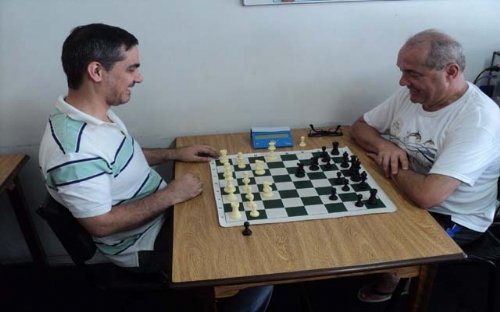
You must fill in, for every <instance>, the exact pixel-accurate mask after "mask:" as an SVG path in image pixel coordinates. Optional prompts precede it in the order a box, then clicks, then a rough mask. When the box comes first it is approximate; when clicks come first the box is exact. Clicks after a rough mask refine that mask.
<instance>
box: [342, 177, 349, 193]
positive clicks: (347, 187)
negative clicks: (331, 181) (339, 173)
mask: <svg viewBox="0 0 500 312" xmlns="http://www.w3.org/2000/svg"><path fill="white" fill-rule="evenodd" d="M349 190H350V188H349V180H347V179H344V186H342V191H344V192H347V191H349Z"/></svg>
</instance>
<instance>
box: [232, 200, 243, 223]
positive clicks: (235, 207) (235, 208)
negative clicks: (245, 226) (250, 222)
mask: <svg viewBox="0 0 500 312" xmlns="http://www.w3.org/2000/svg"><path fill="white" fill-rule="evenodd" d="M231 208H232V209H233V210H232V211H231V215H230V216H231V219H239V218H241V212H240V203H238V202H232V203H231Z"/></svg>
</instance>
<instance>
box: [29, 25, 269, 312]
mask: <svg viewBox="0 0 500 312" xmlns="http://www.w3.org/2000/svg"><path fill="white" fill-rule="evenodd" d="M61 59H62V64H63V68H64V72H65V73H66V76H67V82H68V94H67V95H66V96H60V97H59V99H58V100H57V102H56V104H55V106H56V110H55V112H54V113H53V114H52V115H51V116H50V118H49V122H48V125H47V127H46V130H45V133H44V136H43V139H42V142H41V144H40V153H39V162H40V169H41V171H42V175H43V177H44V180H45V184H46V187H47V190H48V192H49V193H50V195H51V196H52V197H53V198H54V199H55V200H57V201H58V202H59V203H61V204H62V205H64V206H65V207H66V208H68V209H69V211H70V212H71V213H72V214H73V216H74V217H75V218H76V219H77V220H78V222H80V224H82V226H83V227H84V228H85V229H86V230H87V231H88V232H89V233H90V234H91V235H92V236H93V237H94V241H95V242H96V245H97V247H98V248H99V250H100V251H101V253H102V254H103V255H105V256H106V257H107V258H108V259H109V260H111V261H112V262H113V263H115V264H116V265H118V266H120V267H124V268H126V269H127V270H130V271H133V272H137V273H155V272H160V271H163V270H166V269H167V265H168V263H169V260H170V257H171V255H170V251H171V246H169V242H170V236H171V233H172V231H171V228H172V215H171V212H172V206H173V205H175V204H177V203H180V202H183V201H187V200H190V199H192V198H194V197H196V196H198V195H199V194H200V193H201V192H202V191H203V184H202V183H201V181H200V180H199V178H198V177H195V176H194V175H192V174H186V175H184V176H181V177H179V178H178V179H175V180H174V181H171V182H170V183H168V185H167V183H166V182H165V181H164V180H163V179H162V178H161V177H160V175H159V174H158V173H157V172H156V171H155V170H154V169H153V168H151V167H150V166H153V165H156V164H160V163H163V162H166V161H169V160H171V161H186V162H208V161H210V160H211V159H212V158H217V157H218V156H219V155H218V153H217V152H216V151H215V150H214V149H213V148H211V147H209V146H204V145H195V146H188V147H184V148H179V149H167V148H158V149H146V148H141V147H140V145H139V143H138V142H137V141H135V140H134V138H133V137H132V136H131V135H130V134H129V133H128V131H127V128H126V127H125V125H124V123H123V122H122V121H121V120H120V118H118V116H117V115H116V114H115V113H114V112H113V110H112V108H113V107H114V106H118V105H121V104H125V103H127V102H128V101H129V100H130V97H131V88H132V87H133V86H134V85H135V84H136V83H141V82H142V81H143V77H142V75H141V74H140V72H139V66H140V60H139V50H138V40H137V39H136V38H135V37H134V36H133V35H132V34H130V33H129V32H127V31H125V30H124V29H121V28H118V27H114V26H109V25H104V24H89V25H84V26H79V27H76V28H75V29H73V31H72V32H71V34H70V35H69V36H68V38H66V40H65V41H64V44H63V49H62V57H61ZM204 208H206V207H199V209H204ZM271 294H272V286H266V287H254V288H248V289H246V290H243V291H241V292H240V293H239V294H238V295H236V296H234V297H232V298H228V299H225V300H220V301H219V307H220V309H221V311H223V308H224V307H226V306H228V307H236V308H237V310H238V311H265V309H266V307H267V304H268V303H269V300H270V298H271ZM243 304H245V306H244V309H243V308H242V309H240V307H241V306H242V305H243Z"/></svg>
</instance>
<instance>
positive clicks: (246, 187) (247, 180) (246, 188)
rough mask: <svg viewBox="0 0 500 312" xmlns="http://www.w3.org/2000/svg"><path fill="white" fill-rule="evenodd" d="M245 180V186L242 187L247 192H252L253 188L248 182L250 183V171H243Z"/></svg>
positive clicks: (243, 180)
mask: <svg viewBox="0 0 500 312" xmlns="http://www.w3.org/2000/svg"><path fill="white" fill-rule="evenodd" d="M241 182H243V186H242V187H241V188H242V189H243V190H244V191H245V192H250V191H251V190H252V188H251V187H250V185H248V183H250V179H249V178H248V172H247V171H245V172H243V179H242V180H241Z"/></svg>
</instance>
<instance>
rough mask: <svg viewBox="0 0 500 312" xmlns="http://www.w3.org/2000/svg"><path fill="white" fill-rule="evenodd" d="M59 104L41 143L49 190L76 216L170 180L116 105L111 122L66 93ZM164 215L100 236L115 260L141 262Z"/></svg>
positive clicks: (104, 248) (101, 211)
mask: <svg viewBox="0 0 500 312" xmlns="http://www.w3.org/2000/svg"><path fill="white" fill-rule="evenodd" d="M56 108H57V110H56V112H55V113H54V114H52V115H51V116H50V118H49V123H48V124H47V127H46V130H45V134H44V136H43V139H42V142H41V144H40V152H39V163H40V169H41V171H42V175H43V177H44V180H45V184H46V187H47V190H48V191H49V193H50V194H51V195H52V197H54V199H56V200H57V201H58V202H60V203H61V204H63V205H64V206H65V207H67V208H68V209H69V210H70V211H71V213H72V214H73V216H74V217H75V218H88V217H93V216H98V215H101V214H105V213H107V212H109V211H110V210H111V208H112V207H113V206H117V205H120V204H123V203H126V202H130V201H134V200H137V199H140V198H142V197H145V196H148V195H150V194H152V193H154V192H156V191H157V190H158V189H161V188H164V187H165V186H166V183H165V182H164V181H163V179H162V178H161V177H160V176H159V174H158V173H157V172H156V171H155V170H153V169H152V168H150V167H149V165H148V163H147V161H146V158H145V157H144V154H143V152H142V149H141V147H140V146H139V144H138V143H137V142H136V141H135V140H134V138H132V137H131V136H130V135H129V134H128V132H127V129H126V128H125V125H124V124H123V122H122V121H121V120H120V118H118V116H116V115H115V114H114V113H113V111H111V110H109V111H108V117H109V118H110V119H111V120H112V121H113V122H109V123H108V122H103V121H101V120H98V119H96V118H94V117H92V116H90V115H87V114H85V113H83V112H81V111H79V110H77V109H76V108H75V107H73V106H71V105H69V104H68V103H66V102H65V101H64V99H63V97H60V98H59V99H58V101H57V102H56ZM138 209H140V208H138ZM164 220H165V217H164V214H160V215H159V216H157V217H156V218H154V219H152V220H151V221H149V222H146V223H145V224H143V225H142V226H139V227H138V228H136V229H133V230H128V231H124V232H120V233H115V234H112V235H108V236H105V237H101V238H96V237H95V238H94V241H95V242H96V245H97V247H98V248H99V250H100V251H101V252H102V253H103V254H104V255H105V256H106V257H108V258H109V259H110V260H111V261H113V262H114V263H115V264H117V265H119V266H123V267H137V266H138V265H139V261H138V252H139V251H141V250H153V248H154V241H155V239H156V236H157V235H158V232H159V230H160V228H161V226H162V224H163V222H164Z"/></svg>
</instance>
